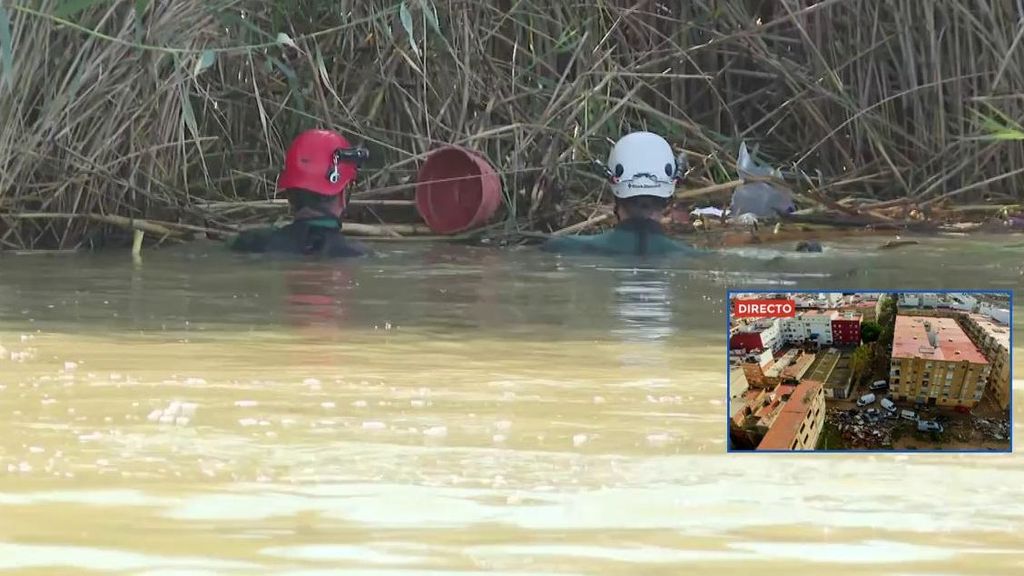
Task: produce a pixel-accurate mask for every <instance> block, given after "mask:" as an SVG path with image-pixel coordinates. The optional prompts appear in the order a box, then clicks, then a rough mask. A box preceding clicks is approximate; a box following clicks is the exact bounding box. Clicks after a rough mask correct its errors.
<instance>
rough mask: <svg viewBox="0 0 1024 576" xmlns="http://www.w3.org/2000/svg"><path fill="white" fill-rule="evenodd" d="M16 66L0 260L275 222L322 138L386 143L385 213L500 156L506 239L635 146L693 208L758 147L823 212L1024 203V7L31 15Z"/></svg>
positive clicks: (234, 9)
mask: <svg viewBox="0 0 1024 576" xmlns="http://www.w3.org/2000/svg"><path fill="white" fill-rule="evenodd" d="M0 73H2V77H0V249H26V248H27V249H32V248H39V249H42V248H46V249H69V248H75V247H79V246H97V245H101V244H103V243H104V242H108V241H112V240H118V241H120V240H122V239H124V238H128V239H130V236H131V234H130V231H129V233H128V234H127V235H125V236H121V235H119V234H117V233H116V231H118V230H120V229H121V228H123V227H119V226H117V225H116V222H117V220H116V219H114V220H111V219H110V218H107V217H108V216H119V217H123V218H127V219H128V220H129V221H131V220H132V219H148V220H153V221H159V222H165V223H179V224H182V225H184V226H191V227H193V228H195V230H202V229H206V228H210V229H218V230H228V229H232V228H233V227H234V226H235V225H237V224H239V223H244V222H249V221H255V220H256V219H259V218H265V213H266V211H265V210H264V211H262V212H261V211H260V210H233V211H232V210H224V209H223V207H224V206H231V205H238V206H245V205H246V204H244V203H246V202H252V201H259V202H265V201H267V200H269V199H271V198H273V193H274V192H273V188H274V178H275V175H276V172H277V170H278V169H279V167H280V162H281V160H282V158H283V153H284V149H285V147H286V146H287V144H288V142H289V141H290V139H291V138H292V137H293V136H294V135H295V134H297V133H298V132H299V131H300V130H302V129H305V128H310V127H329V128H334V129H338V130H340V131H342V132H343V133H345V134H346V135H347V136H349V137H350V138H351V139H353V140H356V141H360V142H364V143H366V144H367V146H368V147H369V148H370V149H371V152H372V160H371V163H370V166H368V168H367V169H366V170H365V171H364V172H363V175H362V176H361V177H360V180H359V183H358V185H357V191H356V194H355V197H356V198H357V199H361V200H366V201H369V200H381V199H393V200H395V199H397V200H401V199H409V198H410V197H411V191H412V190H411V188H412V180H413V178H414V174H415V170H416V167H417V164H418V162H419V161H421V160H422V158H423V157H424V155H425V153H426V152H428V151H429V150H430V149H431V148H432V147H434V146H436V145H438V144H439V143H458V144H462V145H466V146H470V147H473V148H476V149H479V150H481V151H482V152H484V153H485V154H486V155H487V156H488V157H489V158H490V159H491V161H492V162H493V163H494V164H495V166H496V167H497V169H498V170H499V172H500V173H501V175H502V178H503V181H504V185H505V193H506V198H505V200H506V202H505V206H504V211H503V222H504V226H505V228H506V229H507V230H532V231H549V230H552V229H554V228H560V227H564V226H567V225H572V224H574V223H578V222H584V221H587V220H589V219H593V218H595V217H596V216H597V215H598V214H599V211H598V210H597V209H596V208H595V206H598V205H599V204H601V203H602V202H606V201H607V200H608V196H607V194H608V193H607V191H606V190H605V189H604V187H603V186H602V185H601V182H600V181H599V180H598V179H596V177H595V176H594V175H593V174H592V173H590V170H589V168H588V167H587V162H588V161H589V160H591V159H593V158H597V159H601V158H603V157H604V156H605V154H607V150H608V147H609V145H610V143H611V142H612V141H614V139H615V138H617V137H618V136H620V135H622V134H623V133H625V132H626V131H629V130H635V129H649V130H653V131H656V132H659V133H661V134H663V135H664V136H666V137H667V138H668V139H669V140H670V141H671V142H673V144H675V145H679V146H681V147H683V148H684V149H685V150H686V151H687V153H688V155H689V158H690V164H691V166H692V167H693V171H692V172H691V174H690V178H689V183H688V187H690V188H698V189H702V190H710V191H711V192H710V193H709V194H710V195H708V196H707V198H706V199H697V198H694V196H697V195H701V194H703V193H702V192H701V193H697V194H686V193H684V194H683V199H681V200H680V202H682V203H683V204H685V205H688V204H690V203H693V202H700V203H705V202H713V203H717V204H721V202H722V201H723V200H725V199H727V198H728V191H729V189H730V186H729V185H728V183H729V182H730V181H732V180H734V178H735V155H736V151H737V148H738V145H739V143H740V141H741V140H746V141H747V142H748V143H750V144H754V145H757V146H758V150H759V156H761V157H762V158H764V159H766V160H768V161H770V162H772V163H774V164H776V165H780V166H784V167H788V168H791V169H793V168H796V169H799V171H802V172H804V173H806V174H810V175H812V176H811V177H807V178H803V179H802V181H800V182H797V183H795V185H796V186H797V187H798V188H800V189H801V192H802V193H803V197H804V198H806V199H809V200H810V202H811V203H820V204H822V205H827V204H829V203H834V202H836V201H838V200H841V199H844V198H854V197H855V198H864V199H866V201H868V202H869V203H872V204H873V205H874V206H878V207H885V206H893V205H900V204H906V205H913V206H915V207H919V208H922V209H927V208H928V207H929V206H932V207H935V206H939V205H942V204H945V203H973V204H979V203H980V204H1016V203H1019V202H1020V201H1021V196H1022V190H1024V186H1022V184H1024V145H1022V140H1024V130H1022V129H1021V124H1022V123H1024V5H1022V3H1021V2H1020V1H1019V0H987V1H986V0H972V1H968V0H932V1H928V2H916V1H909V0H819V1H816V2H809V1H807V0H775V1H772V0H763V1H762V0H756V1H755V0H747V1H739V0H731V1H725V0H704V1H701V0H693V1H689V2H667V1H666V2H656V1H647V0H569V1H565V2H548V1H541V0H494V1H491V2H477V1H475V0H406V1H404V2H403V1H400V0H330V1H327V0H324V1H319V0H276V1H268V2H265V1H258V2H257V1H250V0H237V1H236V0H222V1H212V2H211V1H200V0H174V1H169V0H115V1H89V0H66V1H54V0H42V1H27V0H12V1H10V2H5V3H3V4H2V5H0ZM716 191H717V192H716ZM399 204H401V203H399ZM211 206H220V207H221V209H219V210H212V209H211V208H210V207H211ZM358 211H359V217H360V218H361V219H362V220H363V221H365V222H367V223H369V224H373V223H379V222H380V221H384V220H388V221H394V220H400V221H404V222H407V223H411V222H415V216H414V213H413V212H412V211H411V209H409V208H408V206H406V207H405V209H404V212H402V209H400V208H384V207H380V206H379V205H375V204H373V203H371V202H367V203H366V205H365V206H362V207H360V208H359V210H358ZM261 214H264V216H261ZM26 215H28V217H25V216H26ZM47 215H49V216H47ZM76 215H77V216H81V217H75V216H76ZM403 218H404V220H403ZM136 228H137V227H136ZM177 229H180V228H177ZM186 229H187V228H186Z"/></svg>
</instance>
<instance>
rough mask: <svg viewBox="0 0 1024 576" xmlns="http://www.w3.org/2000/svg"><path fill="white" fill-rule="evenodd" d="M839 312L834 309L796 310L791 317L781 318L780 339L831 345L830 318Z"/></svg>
mask: <svg viewBox="0 0 1024 576" xmlns="http://www.w3.org/2000/svg"><path fill="white" fill-rule="evenodd" d="M838 316H839V313H838V312H836V311H835V310H827V311H818V310H807V311H805V312H798V313H797V315H796V316H794V317H792V318H783V319H782V339H783V340H784V341H786V342H804V341H808V340H809V341H812V342H817V343H819V344H823V345H828V346H831V345H832V320H833V319H834V318H837V317H838Z"/></svg>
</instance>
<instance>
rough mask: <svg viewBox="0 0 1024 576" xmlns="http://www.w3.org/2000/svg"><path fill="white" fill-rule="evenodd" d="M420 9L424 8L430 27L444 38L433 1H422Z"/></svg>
mask: <svg viewBox="0 0 1024 576" xmlns="http://www.w3.org/2000/svg"><path fill="white" fill-rule="evenodd" d="M420 7H422V8H423V15H424V16H425V17H426V19H427V23H428V24H430V27H431V28H433V29H434V32H436V33H437V35H438V36H442V35H443V34H441V24H440V23H439V22H438V20H437V7H436V6H434V2H433V0H420Z"/></svg>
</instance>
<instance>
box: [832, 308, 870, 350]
mask: <svg viewBox="0 0 1024 576" xmlns="http://www.w3.org/2000/svg"><path fill="white" fill-rule="evenodd" d="M863 318H864V317H863V316H862V315H860V314H858V313H856V312H837V313H836V314H835V316H833V317H832V344H834V345H835V346H851V345H852V346H856V345H858V344H860V325H861V321H862V320H863Z"/></svg>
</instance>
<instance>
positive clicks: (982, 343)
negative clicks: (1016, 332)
mask: <svg viewBox="0 0 1024 576" xmlns="http://www.w3.org/2000/svg"><path fill="white" fill-rule="evenodd" d="M962 325H963V327H964V328H965V329H966V330H967V335H968V336H970V338H971V340H973V341H974V343H975V344H976V345H977V346H978V347H979V348H981V352H982V354H984V355H985V358H987V359H988V361H989V363H990V364H991V365H992V367H991V370H990V371H989V377H988V386H989V390H991V391H992V395H993V397H994V398H995V399H996V402H998V403H999V406H1000V407H1001V408H1003V409H1004V410H1005V409H1006V408H1009V406H1010V327H1009V326H1008V325H1007V324H1003V323H1001V322H997V321H996V320H993V319H992V318H990V317H988V316H984V315H982V314H968V315H966V316H965V317H964V321H963V322H962Z"/></svg>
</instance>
